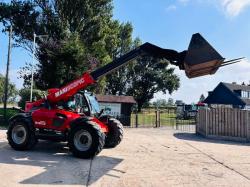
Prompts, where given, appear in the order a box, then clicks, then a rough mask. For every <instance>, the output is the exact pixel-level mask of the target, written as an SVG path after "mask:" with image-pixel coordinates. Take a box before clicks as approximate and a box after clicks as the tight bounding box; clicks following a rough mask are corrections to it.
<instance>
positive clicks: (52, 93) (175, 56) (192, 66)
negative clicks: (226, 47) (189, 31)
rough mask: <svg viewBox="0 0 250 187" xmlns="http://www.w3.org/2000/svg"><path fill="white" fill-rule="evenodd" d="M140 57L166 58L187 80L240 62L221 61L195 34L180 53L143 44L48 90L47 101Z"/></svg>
mask: <svg viewBox="0 0 250 187" xmlns="http://www.w3.org/2000/svg"><path fill="white" fill-rule="evenodd" d="M141 55H149V56H152V57H156V58H164V59H167V60H168V61H169V62H170V63H171V64H173V65H176V66H178V67H179V68H180V69H181V70H184V71H185V73H186V75H187V77H189V78H193V77H198V76H203V75H208V74H214V73H215V72H216V71H217V70H218V69H219V67H221V66H225V65H228V64H232V63H235V62H238V61H239V60H240V59H236V60H231V61H228V62H225V61H224V58H223V57H222V56H221V55H220V54H219V53H218V52H217V51H216V50H215V49H214V48H213V47H212V46H211V45H210V44H209V43H208V42H207V41H206V40H205V39H204V38H203V37H202V36H201V35H200V34H199V33H197V34H194V35H193V36H192V39H191V42H190V44H189V47H188V50H185V51H183V52H177V51H175V50H171V49H163V48H160V47H158V46H155V45H153V44H150V43H145V44H143V45H141V46H139V47H137V48H136V49H134V50H132V51H130V52H128V53H127V54H125V55H123V56H121V57H120V58H118V59H115V60H114V61H112V62H111V63H109V64H107V65H105V66H103V67H101V68H98V69H96V70H95V71H92V72H91V73H88V72H86V73H84V74H83V76H82V77H81V78H79V79H77V80H75V81H73V82H71V83H69V84H67V85H66V86H64V87H62V88H60V89H50V90H49V95H48V97H47V98H48V100H49V101H50V102H52V103H56V102H58V101H61V100H64V101H67V100H68V99H69V98H70V97H72V96H73V95H74V94H76V93H77V92H78V91H79V90H82V89H85V88H86V87H87V86H89V85H91V84H94V83H95V82H96V81H97V80H98V79H99V78H100V77H102V76H104V75H106V74H108V73H111V72H112V71H114V70H116V69H117V68H119V67H121V66H123V65H125V64H127V63H129V62H130V61H131V60H133V59H136V58H137V57H139V56H141Z"/></svg>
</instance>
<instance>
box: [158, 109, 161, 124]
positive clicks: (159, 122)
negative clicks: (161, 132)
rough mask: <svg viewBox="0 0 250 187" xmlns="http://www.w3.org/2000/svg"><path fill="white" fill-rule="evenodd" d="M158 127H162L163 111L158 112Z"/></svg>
mask: <svg viewBox="0 0 250 187" xmlns="http://www.w3.org/2000/svg"><path fill="white" fill-rule="evenodd" d="M158 125H159V127H161V111H159V112H158Z"/></svg>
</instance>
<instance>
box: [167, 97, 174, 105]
mask: <svg viewBox="0 0 250 187" xmlns="http://www.w3.org/2000/svg"><path fill="white" fill-rule="evenodd" d="M167 105H168V106H173V105H174V99H173V98H168V103H167Z"/></svg>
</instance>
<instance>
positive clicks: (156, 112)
mask: <svg viewBox="0 0 250 187" xmlns="http://www.w3.org/2000/svg"><path fill="white" fill-rule="evenodd" d="M157 117H158V110H156V111H155V127H157Z"/></svg>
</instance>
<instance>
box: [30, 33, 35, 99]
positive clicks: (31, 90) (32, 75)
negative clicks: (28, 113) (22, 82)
mask: <svg viewBox="0 0 250 187" xmlns="http://www.w3.org/2000/svg"><path fill="white" fill-rule="evenodd" d="M33 37H34V38H33V51H32V67H31V85H30V102H32V94H33V81H34V60H35V50H36V33H34V35H33Z"/></svg>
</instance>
